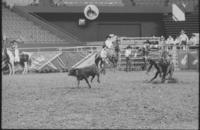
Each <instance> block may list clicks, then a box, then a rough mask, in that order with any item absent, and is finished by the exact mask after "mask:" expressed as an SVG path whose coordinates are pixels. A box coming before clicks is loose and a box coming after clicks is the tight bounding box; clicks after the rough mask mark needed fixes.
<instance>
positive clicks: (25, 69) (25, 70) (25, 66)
mask: <svg viewBox="0 0 200 130" xmlns="http://www.w3.org/2000/svg"><path fill="white" fill-rule="evenodd" d="M27 68H28V64H27V62H25V63H24V70H23V72H22V74H26V73H27V71H28V69H27Z"/></svg>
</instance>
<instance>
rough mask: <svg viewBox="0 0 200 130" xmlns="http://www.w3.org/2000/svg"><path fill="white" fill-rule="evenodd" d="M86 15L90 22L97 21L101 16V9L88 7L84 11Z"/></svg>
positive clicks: (92, 6)
mask: <svg viewBox="0 0 200 130" xmlns="http://www.w3.org/2000/svg"><path fill="white" fill-rule="evenodd" d="M84 15H85V17H86V18H87V19H89V20H95V19H96V18H97V17H98V16H99V9H98V8H97V6H96V5H87V6H86V7H85V9H84Z"/></svg>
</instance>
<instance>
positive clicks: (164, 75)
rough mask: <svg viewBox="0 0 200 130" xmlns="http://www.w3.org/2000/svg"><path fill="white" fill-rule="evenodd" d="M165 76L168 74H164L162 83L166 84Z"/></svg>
mask: <svg viewBox="0 0 200 130" xmlns="http://www.w3.org/2000/svg"><path fill="white" fill-rule="evenodd" d="M165 76H166V73H163V77H162V81H161V83H164V82H165Z"/></svg>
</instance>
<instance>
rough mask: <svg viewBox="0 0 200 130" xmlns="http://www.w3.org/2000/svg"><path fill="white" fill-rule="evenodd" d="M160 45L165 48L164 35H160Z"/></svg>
mask: <svg viewBox="0 0 200 130" xmlns="http://www.w3.org/2000/svg"><path fill="white" fill-rule="evenodd" d="M160 46H161V48H162V49H163V48H165V37H164V36H161V37H160Z"/></svg>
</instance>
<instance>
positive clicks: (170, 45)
mask: <svg viewBox="0 0 200 130" xmlns="http://www.w3.org/2000/svg"><path fill="white" fill-rule="evenodd" d="M166 44H167V45H168V48H169V49H172V46H173V45H174V39H173V37H172V36H169V37H168V38H167V40H166Z"/></svg>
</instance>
